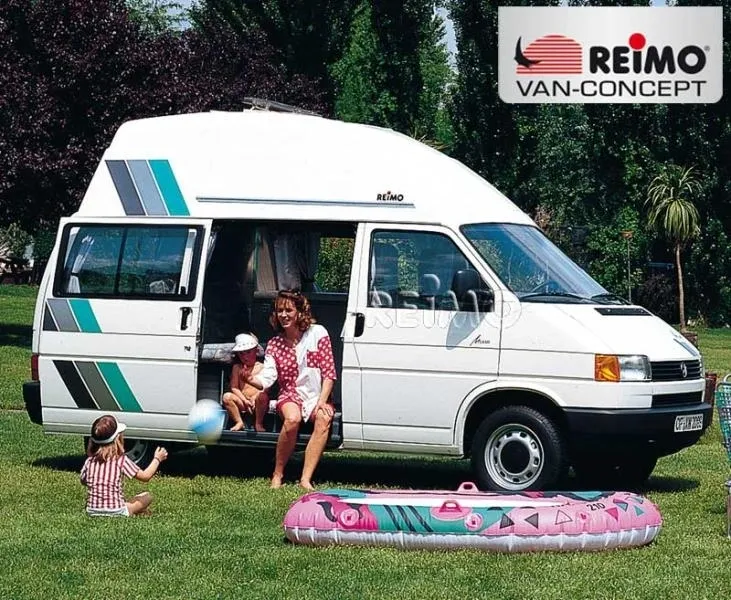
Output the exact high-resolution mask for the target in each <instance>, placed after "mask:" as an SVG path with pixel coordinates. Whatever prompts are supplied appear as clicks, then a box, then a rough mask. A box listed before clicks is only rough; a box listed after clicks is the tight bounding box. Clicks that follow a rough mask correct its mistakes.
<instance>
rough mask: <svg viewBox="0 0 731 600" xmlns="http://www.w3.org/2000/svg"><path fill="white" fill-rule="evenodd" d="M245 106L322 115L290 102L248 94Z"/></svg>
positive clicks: (254, 108)
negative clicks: (264, 98)
mask: <svg viewBox="0 0 731 600" xmlns="http://www.w3.org/2000/svg"><path fill="white" fill-rule="evenodd" d="M244 107H245V108H250V109H251V110H271V111H273V112H288V113H297V114H299V115H310V116H313V117H320V116H322V115H320V114H319V113H316V112H313V111H311V110H306V109H304V108H299V107H298V106H292V105H290V104H283V103H282V102H275V101H274V100H263V99H262V98H253V97H251V96H247V97H245V98H244Z"/></svg>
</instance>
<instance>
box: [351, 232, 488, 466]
mask: <svg viewBox="0 0 731 600" xmlns="http://www.w3.org/2000/svg"><path fill="white" fill-rule="evenodd" d="M358 235H359V238H360V239H361V240H362V247H363V254H362V256H361V265H360V273H359V280H358V284H357V302H356V307H355V312H356V313H358V314H360V315H362V317H361V318H362V319H363V321H364V323H363V327H362V328H361V330H360V331H359V332H358V333H357V334H356V335H354V337H353V348H354V349H355V354H356V356H357V359H358V365H359V368H360V373H361V388H360V390H361V394H360V398H361V415H362V428H363V447H364V448H373V449H399V450H407V449H411V450H412V451H413V450H417V449H419V448H424V449H429V450H430V451H432V452H437V453H449V454H456V453H457V448H456V447H455V445H454V424H455V422H456V417H457V413H458V411H459V407H460V406H461V404H462V401H463V399H464V398H465V397H466V396H467V395H468V394H469V392H470V390H471V389H473V388H474V387H476V386H479V385H482V384H484V383H485V382H487V381H491V380H494V379H496V378H497V374H498V364H499V358H500V318H499V316H498V315H500V314H501V313H502V301H501V299H502V296H501V292H500V289H499V287H498V286H497V284H496V282H494V281H491V280H490V279H489V278H488V277H487V276H486V275H485V273H484V270H483V269H482V267H481V266H479V265H476V264H475V263H473V262H472V259H471V258H470V255H471V252H470V249H469V248H468V247H466V246H465V245H464V244H463V243H462V242H461V241H460V240H459V238H458V236H456V235H454V233H453V232H452V231H451V230H449V229H448V228H446V227H439V226H431V225H409V224H366V225H364V226H361V228H360V230H359V234H358ZM460 277H474V281H473V282H472V283H471V284H470V286H469V289H470V294H471V295H466V296H465V297H459V292H457V293H456V294H455V290H457V289H458V287H459V285H458V279H459V278H460ZM478 282H479V283H478ZM475 292H483V293H484V294H485V295H489V298H490V300H489V306H488V305H481V306H478V304H477V302H481V301H483V300H484V299H480V300H478V299H477V297H476V296H475Z"/></svg>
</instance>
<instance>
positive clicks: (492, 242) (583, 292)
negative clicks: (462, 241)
mask: <svg viewBox="0 0 731 600" xmlns="http://www.w3.org/2000/svg"><path fill="white" fill-rule="evenodd" d="M461 230H462V233H463V234H464V235H465V236H466V237H467V239H468V240H469V241H470V243H471V244H472V245H473V246H474V247H475V248H476V249H477V251H478V252H479V253H480V255H481V256H482V258H483V259H484V260H485V261H486V262H487V263H488V264H489V265H490V267H492V269H493V271H495V273H496V274H497V275H498V276H499V277H500V279H502V281H503V283H504V284H505V285H506V286H507V287H508V288H510V290H511V291H512V292H513V293H515V295H516V296H518V298H519V299H520V300H521V301H524V302H561V303H601V304H626V301H625V300H624V299H622V298H620V297H618V296H615V295H614V294H610V293H609V292H607V290H605V289H604V288H603V287H602V286H601V285H599V284H598V283H597V282H596V281H594V280H593V279H592V278H591V277H590V276H589V274H588V273H586V271H584V270H583V269H582V268H581V267H579V266H578V265H577V264H576V263H575V262H573V261H572V260H571V259H570V258H569V257H568V256H566V255H565V254H564V253H563V252H562V251H561V250H560V249H559V248H558V247H557V246H556V245H555V244H554V243H553V242H551V240H549V239H548V238H547V237H546V236H545V235H544V234H543V233H542V232H541V231H540V230H539V229H538V228H536V227H533V226H531V225H516V224H507V223H475V224H472V225H464V226H463V227H462V228H461Z"/></svg>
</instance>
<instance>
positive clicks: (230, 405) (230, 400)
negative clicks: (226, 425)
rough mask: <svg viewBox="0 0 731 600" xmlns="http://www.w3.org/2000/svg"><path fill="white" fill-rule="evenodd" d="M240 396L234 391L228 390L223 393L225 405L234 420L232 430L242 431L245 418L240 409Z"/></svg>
mask: <svg viewBox="0 0 731 600" xmlns="http://www.w3.org/2000/svg"><path fill="white" fill-rule="evenodd" d="M237 400H238V398H237V397H236V396H235V395H234V394H233V392H226V393H225V394H224V395H223V407H224V408H225V409H226V411H227V412H228V414H229V416H230V417H231V420H232V421H233V422H234V424H233V427H231V431H241V430H242V429H243V428H244V420H243V419H242V418H241V411H240V410H239V406H238V403H237V402H236V401H237Z"/></svg>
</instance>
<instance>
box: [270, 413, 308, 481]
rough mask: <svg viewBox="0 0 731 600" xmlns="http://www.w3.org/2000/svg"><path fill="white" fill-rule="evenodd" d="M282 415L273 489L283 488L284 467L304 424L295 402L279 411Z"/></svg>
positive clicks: (273, 474)
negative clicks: (301, 424)
mask: <svg viewBox="0 0 731 600" xmlns="http://www.w3.org/2000/svg"><path fill="white" fill-rule="evenodd" d="M279 410H280V412H281V415H282V420H283V423H282V431H280V432H279V439H278V440H277V453H276V457H275V459H274V473H272V485H271V487H273V488H278V487H282V479H283V478H284V467H285V465H286V464H287V461H288V460H289V457H290V456H292V451H293V450H294V446H295V444H296V443H297V432H298V431H299V428H300V423H301V422H302V410H301V409H300V407H299V406H298V405H297V404H295V403H294V402H286V403H285V404H282V406H281V408H280V409H279Z"/></svg>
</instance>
